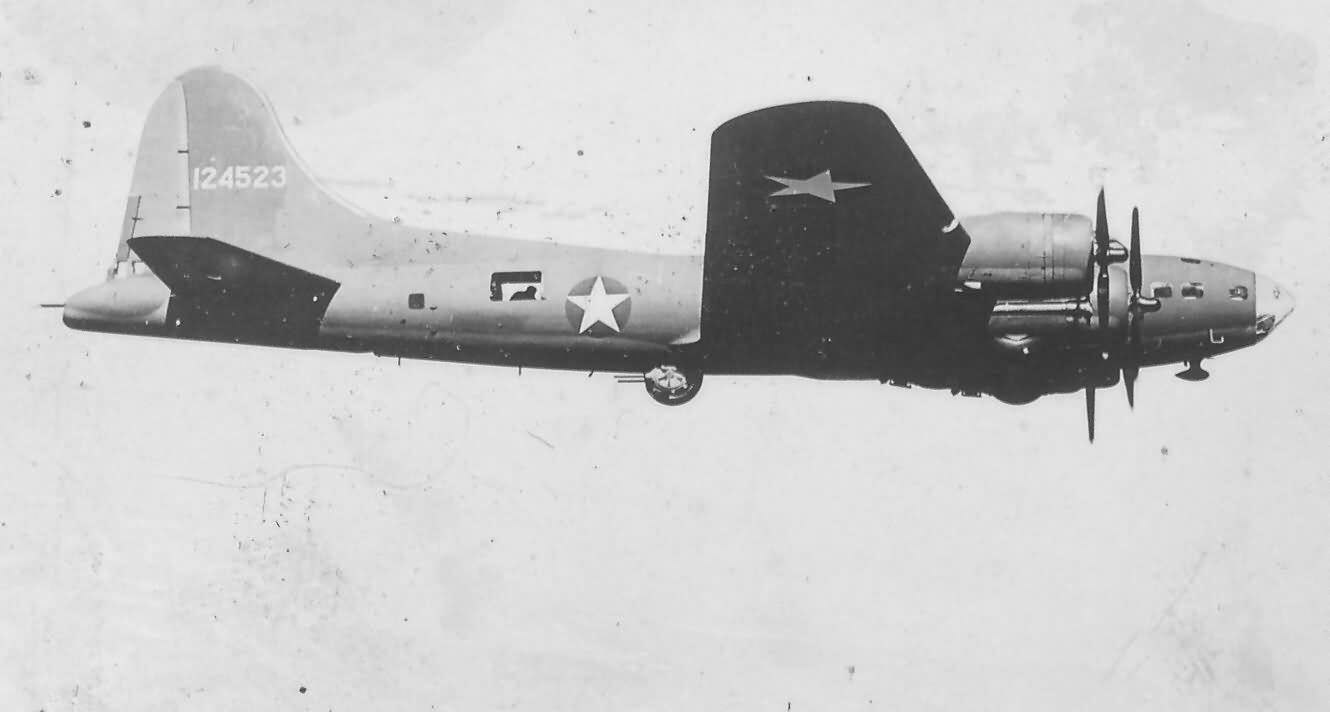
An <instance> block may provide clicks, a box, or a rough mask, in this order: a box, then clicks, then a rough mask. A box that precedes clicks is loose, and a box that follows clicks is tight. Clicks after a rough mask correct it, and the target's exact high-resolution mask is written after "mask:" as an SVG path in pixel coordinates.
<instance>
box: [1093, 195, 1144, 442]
mask: <svg viewBox="0 0 1330 712" xmlns="http://www.w3.org/2000/svg"><path fill="white" fill-rule="evenodd" d="M1092 261H1093V263H1094V264H1095V265H1096V266H1097V267H1098V271H1099V274H1098V277H1097V279H1096V280H1095V298H1096V302H1097V304H1096V306H1097V307H1098V309H1097V311H1096V314H1097V316H1098V319H1099V350H1100V356H1101V358H1102V360H1103V362H1104V364H1103V365H1104V366H1108V365H1109V364H1110V362H1116V363H1112V366H1111V368H1112V369H1113V370H1116V369H1118V368H1120V369H1121V371H1122V381H1123V385H1124V386H1126V389H1127V405H1128V406H1129V407H1131V408H1132V409H1133V410H1134V409H1135V408H1136V377H1137V376H1138V375H1140V370H1141V368H1140V362H1141V360H1142V359H1143V357H1144V353H1145V349H1144V344H1145V339H1144V337H1143V335H1142V326H1143V323H1144V316H1145V315H1146V314H1148V313H1151V312H1156V311H1159V300H1158V299H1155V298H1153V297H1146V296H1142V295H1141V287H1142V286H1143V281H1144V278H1143V275H1142V269H1141V215H1140V210H1138V209H1137V208H1134V207H1133V208H1132V209H1131V248H1130V250H1128V249H1126V248H1124V247H1123V246H1122V245H1121V243H1118V242H1116V241H1114V240H1113V239H1112V238H1111V237H1110V236H1109V233H1108V210H1107V209H1106V208H1105V202H1104V190H1103V188H1100V189H1099V200H1098V204H1097V205H1096V206H1095V224H1094V253H1093V255H1092ZM1123 261H1126V262H1127V263H1128V265H1127V273H1128V279H1129V281H1130V288H1131V292H1130V294H1129V295H1128V301H1127V325H1126V326H1127V328H1126V330H1125V331H1126V333H1125V335H1124V337H1123V338H1124V339H1125V343H1118V342H1116V340H1115V339H1114V336H1113V334H1112V333H1111V332H1110V330H1109V316H1110V314H1109V308H1110V304H1109V298H1110V296H1111V295H1110V286H1111V282H1110V279H1109V273H1108V267H1109V265H1111V264H1114V263H1117V262H1123ZM1107 371H1108V369H1107V368H1106V369H1105V372H1104V373H1103V374H1101V375H1108V374H1107ZM1095 389H1096V385H1095V384H1094V383H1093V379H1092V382H1091V383H1090V384H1088V385H1087V386H1086V387H1085V418H1086V425H1087V427H1088V432H1089V436H1090V442H1094V415H1095Z"/></svg>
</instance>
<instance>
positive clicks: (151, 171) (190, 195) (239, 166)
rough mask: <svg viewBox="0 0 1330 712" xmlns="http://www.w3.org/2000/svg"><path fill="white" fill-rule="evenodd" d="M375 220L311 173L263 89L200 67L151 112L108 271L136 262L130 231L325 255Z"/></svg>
mask: <svg viewBox="0 0 1330 712" xmlns="http://www.w3.org/2000/svg"><path fill="white" fill-rule="evenodd" d="M371 223H372V219H371V218H369V217H368V216H365V215H362V214H359V213H358V212H356V211H355V210H353V209H351V208H350V207H348V206H347V205H346V204H345V203H343V202H341V201H340V200H338V199H337V198H335V197H333V196H331V195H330V194H329V193H328V192H327V191H326V190H325V189H324V188H323V187H322V186H320V185H319V184H318V183H317V182H316V181H315V179H314V178H313V176H312V175H310V173H309V171H308V170H307V169H306V168H305V165H304V162H303V161H301V160H300V158H299V156H297V155H296V153H295V151H294V150H292V148H291V145H290V142H289V141H288V140H287V138H286V135H285V133H283V131H282V128H281V126H280V124H279V123H278V121H277V117H276V114H275V113H274V112H273V109H272V106H271V104H270V103H269V102H268V101H267V99H266V98H264V97H263V96H262V95H261V94H260V93H259V92H258V91H257V90H255V89H254V87H252V86H251V85H250V84H248V83H247V82H245V81H244V80H242V79H240V78H238V77H236V76H234V75H231V74H228V73H226V72H224V71H222V70H221V69H218V68H216V67H203V68H199V69H194V70H192V71H189V72H186V73H185V74H182V75H181V76H179V77H178V78H176V80H175V81H173V82H172V83H171V84H170V86H168V87H167V88H166V90H165V91H163V92H162V95H161V96H160V97H159V98H158V99H157V102H156V103H155V104H154V105H153V107H152V110H151V112H150V113H149V115H148V119H147V121H146V123H145V125H144V128H143V136H142V139H141V140H140V143H139V152H138V162H137V164H136V165H135V167H134V179H133V183H132V185H131V188H130V196H129V201H128V203H127V206H126V211H125V221H124V227H123V229H122V233H121V236H120V244H119V247H118V249H117V251H116V267H115V268H113V270H112V272H113V274H115V273H123V272H126V271H129V272H132V271H135V270H136V268H138V267H139V263H138V261H137V258H136V257H135V256H134V255H133V254H132V251H131V250H130V248H129V244H128V241H129V240H130V239H131V238H134V237H145V236H156V235H171V236H196V237H212V238H215V239H217V240H221V241H223V242H226V243H229V244H231V245H235V246H237V247H241V248H244V249H247V250H250V251H253V252H257V253H260V254H267V255H276V254H277V253H285V254H284V255H283V257H284V258H285V259H293V258H296V259H299V258H304V259H306V260H309V259H315V260H319V261H328V260H329V259H330V258H331V259H335V258H337V255H333V254H331V253H332V252H333V251H335V250H336V249H337V248H338V247H342V248H347V247H351V245H350V244H349V238H354V237H356V236H363V235H365V233H366V232H367V231H369V230H372V229H373V225H372V224H371ZM293 253H294V254H293Z"/></svg>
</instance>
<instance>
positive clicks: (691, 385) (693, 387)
mask: <svg viewBox="0 0 1330 712" xmlns="http://www.w3.org/2000/svg"><path fill="white" fill-rule="evenodd" d="M642 377H643V378H644V379H645V380H646V387H647V394H648V395H650V396H651V397H652V398H653V399H655V401H656V402H657V403H660V404H662V405H683V404H684V403H687V402H688V401H690V400H692V399H693V398H694V397H695V396H696V395H697V392H698V391H699V390H700V389H701V388H702V372H701V371H699V370H697V369H691V368H679V367H678V366H657V367H655V368H653V369H651V370H650V371H647V372H646V373H645V374H643V375H642Z"/></svg>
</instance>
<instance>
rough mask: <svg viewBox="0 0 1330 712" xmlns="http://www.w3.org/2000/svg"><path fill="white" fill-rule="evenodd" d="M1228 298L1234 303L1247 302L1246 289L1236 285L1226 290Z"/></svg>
mask: <svg viewBox="0 0 1330 712" xmlns="http://www.w3.org/2000/svg"><path fill="white" fill-rule="evenodd" d="M1228 298H1229V299H1232V300H1233V301H1235V302H1244V301H1247V288H1246V287H1243V286H1242V285H1238V286H1236V287H1234V288H1232V289H1230V290H1228Z"/></svg>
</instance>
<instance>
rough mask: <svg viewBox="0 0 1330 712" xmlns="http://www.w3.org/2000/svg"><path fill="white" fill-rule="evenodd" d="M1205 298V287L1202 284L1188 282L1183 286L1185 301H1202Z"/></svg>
mask: <svg viewBox="0 0 1330 712" xmlns="http://www.w3.org/2000/svg"><path fill="white" fill-rule="evenodd" d="M1204 296H1205V285H1204V284H1201V283H1200V282H1188V283H1186V284H1184V285H1182V298H1183V299H1200V298H1201V297H1204Z"/></svg>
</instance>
